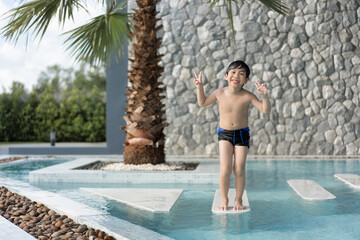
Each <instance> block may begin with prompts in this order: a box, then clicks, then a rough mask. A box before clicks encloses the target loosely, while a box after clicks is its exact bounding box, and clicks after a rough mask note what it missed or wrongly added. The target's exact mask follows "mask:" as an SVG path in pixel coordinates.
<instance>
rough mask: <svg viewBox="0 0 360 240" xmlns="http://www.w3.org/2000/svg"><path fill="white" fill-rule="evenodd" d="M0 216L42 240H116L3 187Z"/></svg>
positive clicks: (0, 188) (0, 199) (0, 198)
mask: <svg viewBox="0 0 360 240" xmlns="http://www.w3.org/2000/svg"><path fill="white" fill-rule="evenodd" d="M0 215H2V216H3V217H4V218H6V219H8V220H9V221H11V222H12V223H14V224H16V225H17V226H19V227H20V228H21V229H23V230H24V231H26V232H28V233H29V234H30V235H32V236H34V237H35V238H37V239H40V240H48V239H54V240H62V239H63V240H64V239H65V240H66V239H69V240H100V239H103V240H114V239H115V238H114V237H112V236H108V235H107V234H106V233H105V232H103V231H100V230H98V229H93V228H90V227H87V225H84V224H78V223H75V222H74V221H73V220H72V219H71V218H68V217H67V216H66V215H60V214H57V213H56V212H55V211H53V210H51V209H49V208H48V207H46V206H44V205H43V204H41V203H38V202H33V201H31V200H30V199H28V198H26V197H25V196H21V195H19V194H17V193H13V192H11V191H9V190H8V189H7V188H5V187H0Z"/></svg>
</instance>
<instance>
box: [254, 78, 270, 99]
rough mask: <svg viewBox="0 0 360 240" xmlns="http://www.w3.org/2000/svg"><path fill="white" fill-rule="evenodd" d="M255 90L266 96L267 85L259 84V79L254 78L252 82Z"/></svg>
mask: <svg viewBox="0 0 360 240" xmlns="http://www.w3.org/2000/svg"><path fill="white" fill-rule="evenodd" d="M254 85H255V87H256V90H257V92H258V93H259V94H260V95H261V96H267V87H266V84H265V83H263V84H260V82H259V80H256V82H255V83H254Z"/></svg>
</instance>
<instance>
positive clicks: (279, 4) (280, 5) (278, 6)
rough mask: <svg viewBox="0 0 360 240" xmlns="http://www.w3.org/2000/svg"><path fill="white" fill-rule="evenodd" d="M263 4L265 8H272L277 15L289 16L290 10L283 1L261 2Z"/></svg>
mask: <svg viewBox="0 0 360 240" xmlns="http://www.w3.org/2000/svg"><path fill="white" fill-rule="evenodd" d="M259 1H260V2H262V3H263V4H264V5H265V6H267V7H268V8H270V9H271V10H274V11H275V12H277V13H280V14H281V15H284V16H286V15H289V13H290V12H291V11H290V8H289V7H288V6H287V5H286V4H285V3H284V2H283V1H282V0H259Z"/></svg>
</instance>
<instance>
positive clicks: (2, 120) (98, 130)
mask: <svg viewBox="0 0 360 240" xmlns="http://www.w3.org/2000/svg"><path fill="white" fill-rule="evenodd" d="M105 85H106V78H105V74H104V71H103V70H101V69H93V70H91V71H87V72H86V71H85V70H84V69H81V70H78V71H74V70H72V69H61V68H60V67H59V66H57V65H55V66H51V67H48V68H47V70H46V71H45V72H42V73H41V74H40V76H39V78H38V83H37V85H36V86H35V87H34V88H33V89H32V90H31V92H30V93H28V92H27V91H26V90H25V88H24V85H23V84H22V83H19V82H13V84H12V86H11V88H10V91H9V92H7V91H5V92H4V93H2V94H1V95H0V141H4V142H12V141H39V142H49V141H50V131H51V130H55V131H56V141H57V142H101V141H105V140H106V136H105V125H106V120H105V99H106V92H105Z"/></svg>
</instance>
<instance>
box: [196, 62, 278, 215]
mask: <svg viewBox="0 0 360 240" xmlns="http://www.w3.org/2000/svg"><path fill="white" fill-rule="evenodd" d="M194 75H195V80H194V83H195V85H196V87H197V100H198V104H199V105H200V106H201V107H205V106H208V105H210V104H213V103H214V102H215V101H218V103H219V114H220V123H219V125H220V128H219V130H218V139H219V154H220V179H219V187H220V192H221V204H220V206H218V207H217V209H218V210H223V211H226V210H228V203H229V199H228V191H229V188H230V176H231V172H232V168H233V170H234V175H235V188H236V197H235V202H234V209H233V210H243V209H244V206H243V204H242V195H243V192H244V188H245V162H246V155H247V151H248V148H249V147H250V146H249V144H250V135H249V132H250V130H249V128H248V110H249V105H250V103H251V104H252V105H254V106H255V108H257V109H258V110H259V111H261V112H263V113H269V112H270V108H271V106H270V101H269V98H268V96H267V87H266V84H260V83H259V81H256V83H254V85H255V87H256V88H257V92H258V93H259V94H260V96H261V97H262V100H263V101H262V102H261V101H259V100H258V99H257V97H256V96H255V95H254V94H252V93H250V92H249V91H247V90H245V89H243V86H244V85H245V84H246V83H247V82H248V81H249V75H250V69H249V67H248V66H247V65H246V64H245V63H244V62H243V61H235V62H232V63H231V64H230V65H229V67H228V68H227V70H226V73H225V80H226V81H227V82H228V86H227V87H224V88H218V89H216V90H215V91H214V92H212V93H211V94H210V95H209V96H208V97H206V96H205V94H204V87H203V84H202V80H201V76H202V72H200V74H199V76H198V75H197V74H196V72H194ZM233 155H234V165H233V166H232V157H233Z"/></svg>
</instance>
